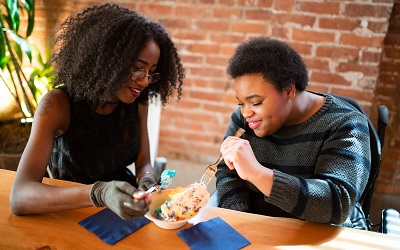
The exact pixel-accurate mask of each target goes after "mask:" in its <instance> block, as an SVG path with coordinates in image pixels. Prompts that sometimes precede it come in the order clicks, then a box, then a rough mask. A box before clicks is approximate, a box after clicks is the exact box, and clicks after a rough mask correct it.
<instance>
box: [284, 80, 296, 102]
mask: <svg viewBox="0 0 400 250" xmlns="http://www.w3.org/2000/svg"><path fill="white" fill-rule="evenodd" d="M284 92H285V94H286V95H287V97H288V99H290V100H292V99H294V98H295V97H296V93H297V90H296V86H295V85H294V84H292V85H290V86H289V87H287V88H285V90H284Z"/></svg>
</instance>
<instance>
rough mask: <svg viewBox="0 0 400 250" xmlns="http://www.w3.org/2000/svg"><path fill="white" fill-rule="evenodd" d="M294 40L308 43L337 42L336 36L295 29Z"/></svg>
mask: <svg viewBox="0 0 400 250" xmlns="http://www.w3.org/2000/svg"><path fill="white" fill-rule="evenodd" d="M292 38H293V40H297V41H307V42H316V43H321V42H333V41H334V40H335V34H333V33H328V32H320V31H319V32H318V31H313V30H300V29H293V35H292Z"/></svg>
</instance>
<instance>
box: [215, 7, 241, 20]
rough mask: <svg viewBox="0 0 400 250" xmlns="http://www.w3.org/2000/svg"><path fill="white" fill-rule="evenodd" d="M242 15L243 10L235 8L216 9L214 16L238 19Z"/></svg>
mask: <svg viewBox="0 0 400 250" xmlns="http://www.w3.org/2000/svg"><path fill="white" fill-rule="evenodd" d="M241 15H242V10H241V9H235V8H214V9H213V16H214V17H217V18H229V19H238V18H240V17H241Z"/></svg>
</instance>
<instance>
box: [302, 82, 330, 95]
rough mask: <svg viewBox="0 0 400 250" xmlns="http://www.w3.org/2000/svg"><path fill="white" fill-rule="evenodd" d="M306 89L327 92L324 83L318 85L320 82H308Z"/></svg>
mask: <svg viewBox="0 0 400 250" xmlns="http://www.w3.org/2000/svg"><path fill="white" fill-rule="evenodd" d="M307 89H308V90H311V91H314V92H322V93H328V90H329V89H328V87H326V86H324V85H320V84H315V83H312V82H310V83H309V85H308V87H307Z"/></svg>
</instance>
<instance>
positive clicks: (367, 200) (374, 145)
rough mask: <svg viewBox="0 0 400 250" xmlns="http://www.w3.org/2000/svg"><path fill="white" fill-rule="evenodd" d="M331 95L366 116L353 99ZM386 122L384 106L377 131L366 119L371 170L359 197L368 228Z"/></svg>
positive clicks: (382, 106)
mask: <svg viewBox="0 0 400 250" xmlns="http://www.w3.org/2000/svg"><path fill="white" fill-rule="evenodd" d="M331 95H332V96H335V97H337V98H339V99H341V100H343V101H345V102H347V103H348V104H350V105H351V106H352V107H354V108H355V109H357V110H358V111H360V112H361V113H363V114H365V115H366V113H365V111H364V110H363V108H362V107H361V105H360V104H359V103H358V102H357V101H356V100H355V99H353V98H351V97H348V96H342V95H336V94H331ZM366 116H367V115H366ZM367 117H368V116H367ZM387 122H388V109H387V107H386V106H384V105H381V106H379V108H378V130H376V129H375V127H374V125H373V123H372V122H371V120H370V119H369V118H368V130H369V134H370V148H371V169H370V174H369V177H368V182H367V185H366V187H365V189H364V191H363V193H362V195H361V197H360V203H361V204H362V209H363V212H364V214H365V216H366V218H367V223H368V227H371V226H372V223H371V221H370V218H369V212H370V207H371V200H372V194H373V192H374V185H375V181H376V179H377V177H378V174H379V168H380V165H381V152H382V146H383V142H384V138H385V131H386V125H387Z"/></svg>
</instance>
